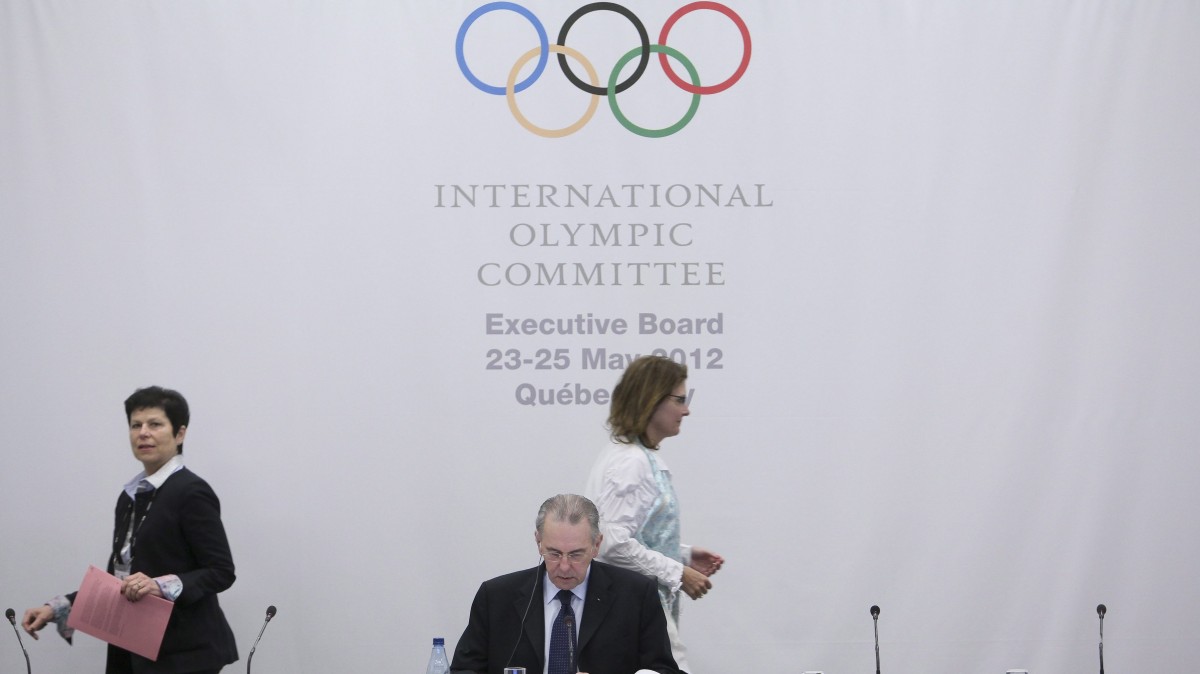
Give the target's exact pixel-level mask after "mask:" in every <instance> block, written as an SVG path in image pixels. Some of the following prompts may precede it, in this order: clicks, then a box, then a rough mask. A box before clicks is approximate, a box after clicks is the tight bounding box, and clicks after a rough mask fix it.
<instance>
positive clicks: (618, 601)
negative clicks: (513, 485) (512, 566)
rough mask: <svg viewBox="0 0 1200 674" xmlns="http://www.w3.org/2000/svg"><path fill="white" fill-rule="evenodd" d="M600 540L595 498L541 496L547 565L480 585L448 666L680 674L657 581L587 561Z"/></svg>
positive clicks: (540, 539)
mask: <svg viewBox="0 0 1200 674" xmlns="http://www.w3.org/2000/svg"><path fill="white" fill-rule="evenodd" d="M601 538H602V537H601V534H600V514H599V513H598V512H597V510H596V506H595V505H594V504H593V503H592V502H591V501H589V500H588V499H586V498H584V497H582V496H576V495H574V494H560V495H558V496H554V497H552V498H550V499H547V500H546V502H545V503H543V504H542V507H541V509H540V510H539V511H538V515H537V521H536V525H535V530H534V540H535V541H537V544H538V551H539V552H540V553H541V555H542V559H543V563H542V564H539V565H538V566H536V567H534V568H532V569H526V570H524V571H517V572H515V573H510V574H508V575H504V576H500V577H499V578H493V579H492V580H489V581H487V582H485V583H484V584H483V585H482V586H481V587H480V588H479V592H478V593H476V595H475V601H474V602H473V603H472V604H471V617H470V622H469V623H468V624H467V628H466V630H465V631H463V635H462V638H460V639H459V640H458V648H456V649H455V652H454V662H453V663H451V665H450V669H451V671H452V672H454V673H456V674H458V673H463V674H465V673H467V672H471V673H474V674H502V672H503V671H504V668H505V667H524V668H525V669H526V671H527V673H528V674H574V673H575V672H592V673H593V674H635V673H637V672H656V673H658V674H681V670H680V669H679V668H678V667H677V666H676V664H675V659H674V658H673V657H671V643H670V639H669V638H668V637H667V623H666V618H665V617H664V616H663V612H662V607H661V606H660V605H659V602H658V589H657V587H656V586H655V583H654V581H652V580H651V579H649V578H647V577H645V576H643V575H641V574H639V573H635V572H632V571H627V570H625V569H619V568H617V567H614V566H609V565H608V564H604V563H602V562H596V561H593V558H594V557H595V556H596V554H597V553H598V552H599V550H600V541H601Z"/></svg>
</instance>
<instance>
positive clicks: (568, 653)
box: [547, 590, 578, 674]
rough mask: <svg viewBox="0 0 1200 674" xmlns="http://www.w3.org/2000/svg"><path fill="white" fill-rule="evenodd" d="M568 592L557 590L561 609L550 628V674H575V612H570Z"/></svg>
mask: <svg viewBox="0 0 1200 674" xmlns="http://www.w3.org/2000/svg"><path fill="white" fill-rule="evenodd" d="M572 596H574V595H572V594H571V591H570V590H559V591H558V601H559V603H560V604H562V608H560V609H558V615H557V616H555V618H554V624H553V625H551V626H550V663H549V668H548V669H547V671H548V672H549V673H550V674H575V672H577V671H578V670H577V669H576V668H575V662H574V660H575V658H574V656H575V646H574V644H575V611H573V610H571V597H572Z"/></svg>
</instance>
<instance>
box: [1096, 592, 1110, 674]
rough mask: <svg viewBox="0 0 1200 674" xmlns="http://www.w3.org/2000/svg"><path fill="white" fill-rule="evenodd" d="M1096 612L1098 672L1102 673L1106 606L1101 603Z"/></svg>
mask: <svg viewBox="0 0 1200 674" xmlns="http://www.w3.org/2000/svg"><path fill="white" fill-rule="evenodd" d="M1096 613H1098V614H1100V674H1104V614H1105V613H1108V607H1107V606H1105V605H1104V604H1101V605H1099V606H1097V607H1096Z"/></svg>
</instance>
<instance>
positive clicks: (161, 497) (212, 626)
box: [72, 468, 238, 674]
mask: <svg viewBox="0 0 1200 674" xmlns="http://www.w3.org/2000/svg"><path fill="white" fill-rule="evenodd" d="M131 505H132V499H130V498H129V496H128V495H127V494H126V493H125V492H121V495H120V496H119V497H118V498H117V509H116V524H115V527H114V529H113V554H112V555H111V556H110V557H109V558H108V572H109V573H112V572H113V562H114V560H115V559H116V558H117V554H118V553H119V552H120V549H121V545H122V544H123V543H124V542H125V533H126V531H128V528H129V517H130V515H131V512H132V508H131V507H130V506H131ZM132 571H133V572H135V573H136V572H138V571H140V572H142V573H144V574H146V575H147V576H150V577H151V578H154V577H158V576H164V575H167V574H172V573H173V574H175V575H177V576H179V579H180V580H181V581H183V592H182V593H180V595H179V597H178V598H176V599H175V608H174V609H173V610H172V611H171V620H170V622H168V623H167V631H166V634H165V635H163V642H162V648H161V649H160V650H159V653H158V660H157V661H151V660H147V659H146V658H143V657H141V656H139V655H134V654H131V653H128V652H127V651H124V650H122V649H119V648H116V647H114V646H109V647H108V662H109V665H108V671H110V672H112V671H132V672H135V673H136V674H173V673H175V672H194V671H197V670H207V669H219V668H221V667H224V666H225V665H227V664H229V663H231V662H235V661H236V660H237V659H238V654H237V644H236V643H235V642H234V638H233V630H231V629H230V628H229V623H228V622H226V620H225V614H224V613H223V612H222V611H221V606H220V604H219V603H218V602H217V593H218V592H221V591H223V590H225V589H227V588H228V587H229V586H230V585H233V581H234V572H233V556H232V555H231V554H230V552H229V541H228V540H227V539H226V537H225V526H224V525H223V524H221V503H220V501H219V500H218V499H217V495H216V494H215V493H214V492H213V490H212V487H209V486H208V483H207V482H205V481H204V480H202V479H201V478H200V477H199V476H197V475H196V474H195V473H193V472H192V471H190V470H188V469H187V468H181V469H180V470H178V471H176V472H175V473H174V474H173V475H171V476H170V477H168V478H167V480H166V482H163V485H162V486H161V487H159V488H158V490H157V491H156V492H155V494H154V501H153V502H152V503H151V505H150V509H149V511H148V512H147V513H146V519H145V520H143V521H142V525H141V528H139V529H138V535H137V544H136V545H135V546H134V549H133V568H132ZM73 598H74V597H72V599H73ZM130 666H132V669H130Z"/></svg>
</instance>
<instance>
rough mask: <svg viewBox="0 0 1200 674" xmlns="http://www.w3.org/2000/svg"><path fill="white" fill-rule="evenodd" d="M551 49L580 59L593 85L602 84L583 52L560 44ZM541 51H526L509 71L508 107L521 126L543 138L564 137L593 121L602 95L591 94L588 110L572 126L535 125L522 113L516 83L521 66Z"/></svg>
mask: <svg viewBox="0 0 1200 674" xmlns="http://www.w3.org/2000/svg"><path fill="white" fill-rule="evenodd" d="M550 51H551V52H554V53H556V54H566V55H567V56H570V57H571V58H573V59H575V60H576V61H578V62H579V64H580V65H582V66H583V69H584V70H585V71H587V75H588V79H589V80H591V82H592V86H593V87H598V86H600V78H599V77H598V76H597V75H596V69H595V68H593V67H592V64H591V62H590V61H588V60H587V59H586V58H584V56H583V54H581V53H579V52H578V51H576V50H575V49H572V48H571V47H567V46H566V45H560V44H552V45H550ZM541 53H542V48H541V47H534V48H533V49H530V50H529V51H527V52H525V54H524V55H522V56H521V58H519V59H517V63H516V65H514V66H513V68H512V71H511V72H509V73H508V82H507V84H506V85H505V87H504V97H505V98H507V99H508V109H509V110H511V111H512V114H513V117H515V118H516V119H517V121H518V122H520V123H521V126H523V127H525V128H526V129H528V130H529V131H530V132H532V133H535V134H537V135H539V136H541V137H543V138H562V137H563V136H569V135H571V134H573V133H575V132H576V131H578V130H580V129H582V128H583V127H584V125H585V124H587V123H588V122H589V121H591V119H592V115H595V114H596V108H597V107H599V106H600V96H599V95H597V94H591V96H592V100H591V102H590V103H588V108H587V112H585V113H583V117H580V118H579V119H578V120H577V121H576V122H575V123H574V124H571V125H570V126H566V127H563V128H561V129H543V128H542V127H540V126H536V125H534V123H533V122H530V121H529V120H528V119H526V118H525V115H523V114H521V110H520V109H519V108H517V94H516V85H517V75H519V74H520V73H521V66H524V65H525V64H526V63H529V62H530V61H532V60H533V58H534V57H536V56H538V55H540V54H541Z"/></svg>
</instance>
